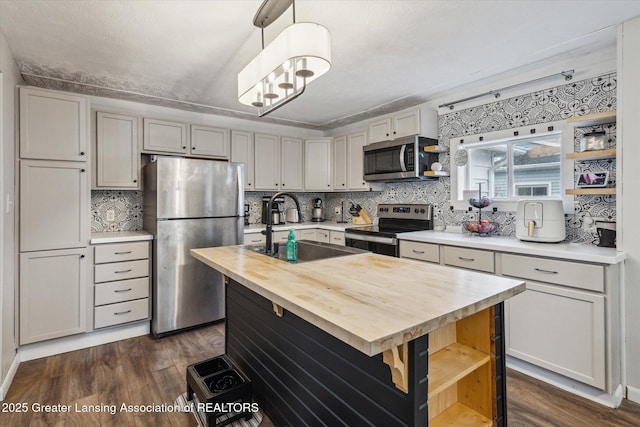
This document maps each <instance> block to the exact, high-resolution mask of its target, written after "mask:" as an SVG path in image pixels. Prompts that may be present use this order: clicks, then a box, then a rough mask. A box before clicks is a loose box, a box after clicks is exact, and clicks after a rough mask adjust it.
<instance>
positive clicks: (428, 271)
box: [191, 246, 525, 356]
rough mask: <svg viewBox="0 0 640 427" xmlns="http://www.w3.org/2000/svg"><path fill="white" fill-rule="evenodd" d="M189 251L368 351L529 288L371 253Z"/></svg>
mask: <svg viewBox="0 0 640 427" xmlns="http://www.w3.org/2000/svg"><path fill="white" fill-rule="evenodd" d="M191 254H192V255H193V256H194V257H195V258H197V259H199V260H200V261H202V262H204V263H205V264H207V265H208V266H210V267H211V268H213V269H215V270H218V271H220V272H221V273H222V274H224V275H226V276H228V277H230V278H231V279H233V280H235V281H236V282H238V283H240V284H242V285H244V286H246V287H247V288H249V289H250V290H252V291H254V292H256V293H257V294H259V295H260V296H262V297H264V298H266V299H269V300H270V301H271V302H272V303H273V304H274V311H276V310H279V309H280V308H282V309H284V314H283V315H284V316H286V315H287V313H286V312H287V311H289V312H291V313H293V314H295V315H297V316H299V317H301V318H302V319H304V320H306V321H307V322H309V323H310V324H312V325H314V326H316V327H318V328H320V329H322V330H324V331H325V332H327V333H329V334H331V335H333V336H335V337H336V338H338V339H340V340H342V341H343V342H345V343H347V344H349V345H351V346H352V347H354V348H356V349H358V350H360V351H362V352H363V353H365V354H367V355H369V356H373V355H376V354H379V353H381V352H383V351H385V350H389V349H391V348H393V347H397V346H399V345H401V344H403V343H406V342H408V341H411V340H413V339H415V338H418V337H420V336H423V335H426V334H428V333H430V332H432V331H434V330H435V329H438V328H440V327H441V326H443V325H445V324H447V323H449V322H453V321H457V320H459V319H461V318H463V317H466V316H469V315H471V314H473V313H476V312H478V311H481V310H483V309H485V308H487V307H491V306H493V305H495V304H498V303H500V302H502V301H504V300H506V299H508V298H510V297H512V296H514V295H516V294H518V293H520V292H523V291H524V290H525V284H524V282H523V281H520V280H512V279H506V278H503V277H496V276H493V275H488V274H483V273H476V272H471V271H467V270H462V269H456V268H451V267H444V266H440V265H435V264H427V263H422V262H419V261H412V260H406V259H400V258H393V257H389V256H384V255H377V254H372V253H362V254H356V255H349V256H343V257H338V258H330V259H324V260H319V261H312V262H304V263H300V264H292V263H287V262H284V261H282V260H279V259H274V258H271V257H268V256H266V255H263V254H260V253H257V252H254V251H252V250H248V249H245V248H242V247H241V246H225V247H216V248H203V249H192V250H191ZM274 315H276V314H274Z"/></svg>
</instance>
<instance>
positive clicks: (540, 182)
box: [512, 135, 562, 197]
mask: <svg viewBox="0 0 640 427" xmlns="http://www.w3.org/2000/svg"><path fill="white" fill-rule="evenodd" d="M561 151H562V150H561V149H560V137H559V136H558V135H550V136H546V137H542V138H535V139H534V138H528V139H526V140H524V141H518V142H513V144H512V153H513V162H512V164H513V184H514V186H515V187H516V188H517V187H518V186H519V185H521V184H522V185H526V186H528V187H530V188H531V194H530V195H531V196H557V197H559V196H560V195H561V182H560V156H561ZM547 189H549V190H547Z"/></svg>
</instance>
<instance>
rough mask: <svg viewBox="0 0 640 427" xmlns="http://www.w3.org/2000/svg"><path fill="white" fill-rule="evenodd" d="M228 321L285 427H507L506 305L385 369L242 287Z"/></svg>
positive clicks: (230, 341)
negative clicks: (504, 322) (504, 319)
mask: <svg viewBox="0 0 640 427" xmlns="http://www.w3.org/2000/svg"><path fill="white" fill-rule="evenodd" d="M274 309H275V310H274ZM226 313H227V321H226V353H227V355H228V356H229V357H230V358H231V359H232V360H234V361H235V363H236V364H237V365H238V366H239V367H240V369H242V370H243V371H244V372H245V373H246V375H247V376H248V377H249V378H250V379H251V381H252V384H253V395H254V399H255V400H256V401H257V402H258V403H259V404H260V406H261V408H262V409H263V410H264V411H265V412H266V414H267V415H268V416H269V417H270V418H271V420H272V421H273V423H274V424H275V425H277V426H291V427H294V426H295V427H298V426H331V427H334V426H349V427H353V426H367V425H370V426H385V427H392V426H427V425H432V426H433V425H474V426H476V425H488V426H491V425H497V426H505V425H506V400H505V375H504V374H505V366H504V363H505V358H504V342H503V338H502V337H503V319H502V303H500V304H498V305H495V306H493V307H491V308H488V309H485V310H483V311H481V312H478V313H476V314H473V315H471V316H469V317H466V318H464V319H461V320H459V321H458V322H454V323H451V324H449V325H446V326H443V327H442V328H441V329H438V330H437V331H434V332H432V333H431V334H429V335H425V336H422V337H419V338H416V339H414V340H412V341H409V342H408V343H406V344H405V345H404V346H400V347H398V349H399V351H398V352H397V353H395V356H396V357H395V358H394V357H393V354H392V352H391V351H386V352H385V357H384V359H385V360H383V355H382V354H379V355H376V356H373V357H369V356H367V355H366V354H364V353H362V352H360V351H358V350H356V349H355V348H353V347H351V346H349V345H348V344H346V343H344V342H342V341H340V340H338V339H336V338H334V337H333V336H332V335H330V334H328V333H326V332H324V331H322V330H320V329H319V328H317V327H316V326H313V325H311V324H310V323H308V322H307V321H305V320H302V319H301V318H299V317H297V316H296V315H294V314H292V313H291V312H288V311H286V310H285V311H284V312H282V311H281V310H277V307H274V305H273V304H272V303H271V301H269V300H268V299H265V298H263V297H261V296H260V295H258V294H257V293H255V292H253V291H251V290H249V289H247V288H246V287H244V286H243V285H241V284H238V283H237V282H235V281H233V280H230V281H229V283H228V284H227V288H226ZM278 314H280V315H281V316H279V315H278ZM398 315H400V316H401V315H402V313H399V314H398ZM430 341H431V354H430V351H429V342H430ZM385 361H386V362H388V363H389V364H387V363H385ZM390 365H392V366H395V367H396V368H399V370H398V371H397V372H396V373H395V374H394V376H395V378H392V369H391V368H390ZM427 374H429V375H427ZM398 378H400V380H398ZM394 380H395V383H394ZM399 381H400V382H401V384H398V385H396V384H397V383H398V382H399ZM402 382H403V384H402ZM401 388H406V392H405V391H402V390H401ZM451 422H454V424H448V423H451Z"/></svg>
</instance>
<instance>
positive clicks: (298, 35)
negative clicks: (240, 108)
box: [238, 0, 331, 117]
mask: <svg viewBox="0 0 640 427" xmlns="http://www.w3.org/2000/svg"><path fill="white" fill-rule="evenodd" d="M289 7H292V9H293V24H291V25H289V26H288V27H286V28H285V29H284V30H282V32H280V34H278V36H276V38H275V39H274V40H273V41H272V42H271V43H269V45H267V46H266V47H265V45H264V29H265V28H266V27H267V26H268V25H269V24H271V23H273V21H275V20H276V19H277V18H278V17H279V16H280V15H282V14H283V13H284V12H285V11H286V10H287V9H288V8H289ZM253 25H255V26H256V27H259V28H260V29H261V31H262V51H261V52H260V53H259V54H258V56H256V57H255V58H254V59H253V60H252V61H251V62H250V63H249V64H248V65H247V66H246V67H244V69H243V70H242V71H240V73H239V74H238V100H239V101H240V102H241V103H243V104H246V105H252V106H254V107H257V108H258V115H259V116H260V117H262V116H265V115H267V114H269V113H270V112H272V111H274V110H276V109H277V108H279V107H281V106H283V105H285V104H286V103H288V102H289V101H292V100H294V99H295V98H297V97H298V96H300V95H301V94H302V93H303V92H304V89H305V87H306V86H307V84H309V83H310V82H312V81H313V80H315V79H317V78H318V77H320V76H321V75H323V74H324V73H326V72H327V71H329V68H331V36H330V35H329V30H327V29H326V28H325V27H323V26H322V25H319V24H316V23H313V22H301V23H296V9H295V3H294V0H265V1H264V2H263V3H262V5H261V6H260V8H259V9H258V12H257V13H256V16H255V17H254V19H253Z"/></svg>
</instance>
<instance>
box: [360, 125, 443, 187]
mask: <svg viewBox="0 0 640 427" xmlns="http://www.w3.org/2000/svg"><path fill="white" fill-rule="evenodd" d="M437 144H438V141H437V140H436V139H432V138H425V137H424V136H418V135H414V136H406V137H403V138H398V139H394V140H393V141H382V142H376V143H373V144H369V145H365V146H364V147H363V151H364V179H365V180H366V181H398V180H418V179H423V178H424V176H423V172H424V171H426V170H428V167H429V165H428V164H427V163H428V158H429V156H428V155H427V153H425V151H424V147H425V146H428V145H437Z"/></svg>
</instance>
